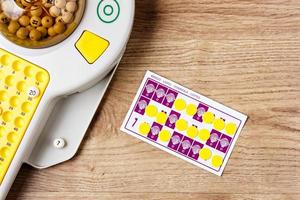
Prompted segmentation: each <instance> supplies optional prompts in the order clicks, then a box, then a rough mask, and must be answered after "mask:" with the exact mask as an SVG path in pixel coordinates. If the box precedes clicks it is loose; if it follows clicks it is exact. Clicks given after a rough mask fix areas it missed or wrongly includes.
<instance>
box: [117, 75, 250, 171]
mask: <svg viewBox="0 0 300 200" xmlns="http://www.w3.org/2000/svg"><path fill="white" fill-rule="evenodd" d="M246 119H247V116H245V115H244V114H242V113H240V112H237V111H235V110H232V109H231V108H228V107H226V106H224V105H222V104H220V103H217V102H215V101H213V100H211V99H209V98H207V97H205V96H203V95H201V94H198V93H196V92H193V91H191V90H189V89H187V88H185V87H182V86H181V85H178V84H177V83H174V82H172V81H170V80H167V79H165V78H163V77H161V76H159V75H157V74H154V73H153V72H150V71H148V72H147V73H146V75H145V77H144V79H143V81H142V84H141V86H140V88H139V90H138V92H137V94H136V96H135V98H134V101H133V103H132V105H131V107H130V110H129V111H128V113H127V115H126V118H125V120H124V122H123V124H122V127H121V130H122V131H124V132H126V133H128V134H130V135H132V136H134V137H137V138H138V139H141V140H142V141H144V142H147V143H149V144H152V145H154V146H155V147H158V148H160V149H162V150H164V151H166V152H168V153H171V154H173V155H175V156H177V157H179V158H182V159H183V160H185V161H188V162H190V163H192V164H194V165H197V166H199V167H201V168H203V169H206V170H208V171H210V172H212V173H214V174H216V175H219V176H221V175H222V172H223V170H224V167H225V165H226V163H227V161H228V159H229V156H230V154H231V152H232V149H233V147H234V144H235V143H236V141H237V138H238V136H239V134H240V132H241V130H242V128H243V126H244V124H245V122H246Z"/></svg>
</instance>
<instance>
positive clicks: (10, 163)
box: [0, 0, 134, 199]
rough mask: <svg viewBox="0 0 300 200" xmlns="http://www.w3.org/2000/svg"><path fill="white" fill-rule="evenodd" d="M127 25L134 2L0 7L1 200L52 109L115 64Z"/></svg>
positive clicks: (73, 0) (47, 0)
mask: <svg viewBox="0 0 300 200" xmlns="http://www.w3.org/2000/svg"><path fill="white" fill-rule="evenodd" d="M133 19H134V0H126V1H124V0H0V32H1V35H0V108H1V109H0V110H1V114H0V123H1V127H0V132H1V133H0V135H1V137H0V199H4V198H5V196H6V194H7V192H8V191H9V188H10V186H11V185H12V183H13V181H14V178H15V176H16V174H17V172H18V171H19V169H20V167H21V165H22V164H23V162H25V160H26V159H27V158H28V157H29V156H30V154H31V152H32V149H33V148H34V145H35V143H36V141H37V139H38V138H39V134H40V132H41V131H42V129H43V127H44V125H45V123H46V121H47V119H48V117H49V115H50V113H51V111H52V109H53V108H54V106H55V103H56V102H57V101H58V100H59V99H60V98H61V97H64V96H67V95H70V94H73V93H75V92H80V91H84V90H85V89H88V88H89V87H91V86H93V85H94V84H96V83H97V82H98V81H100V80H101V79H102V78H104V77H105V76H106V74H107V73H109V72H110V71H111V70H112V69H113V68H114V66H115V65H116V64H117V63H118V62H119V60H120V59H121V57H122V55H123V52H124V50H125V48H126V44H127V42H128V39H129V36H130V33H131V29H132V25H133ZM4 97H5V98H4Z"/></svg>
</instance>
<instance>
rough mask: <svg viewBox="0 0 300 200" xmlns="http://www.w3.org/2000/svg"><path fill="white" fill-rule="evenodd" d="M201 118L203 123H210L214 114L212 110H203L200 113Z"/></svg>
mask: <svg viewBox="0 0 300 200" xmlns="http://www.w3.org/2000/svg"><path fill="white" fill-rule="evenodd" d="M202 119H203V122H204V123H206V124H211V123H213V121H214V119H215V115H214V114H213V113H212V112H205V113H204V114H203V115H202Z"/></svg>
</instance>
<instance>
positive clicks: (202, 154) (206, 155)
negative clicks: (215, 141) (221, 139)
mask: <svg viewBox="0 0 300 200" xmlns="http://www.w3.org/2000/svg"><path fill="white" fill-rule="evenodd" d="M199 156H200V158H202V159H203V160H208V159H210V157H211V150H209V149H208V148H203V149H201V150H200V152H199Z"/></svg>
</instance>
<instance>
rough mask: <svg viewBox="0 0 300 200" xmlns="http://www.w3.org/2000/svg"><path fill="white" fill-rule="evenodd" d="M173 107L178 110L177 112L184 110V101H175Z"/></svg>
mask: <svg viewBox="0 0 300 200" xmlns="http://www.w3.org/2000/svg"><path fill="white" fill-rule="evenodd" d="M174 106H175V109H176V110H179V111H180V110H183V109H185V107H186V103H185V100H183V99H176V100H175V103H174Z"/></svg>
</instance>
